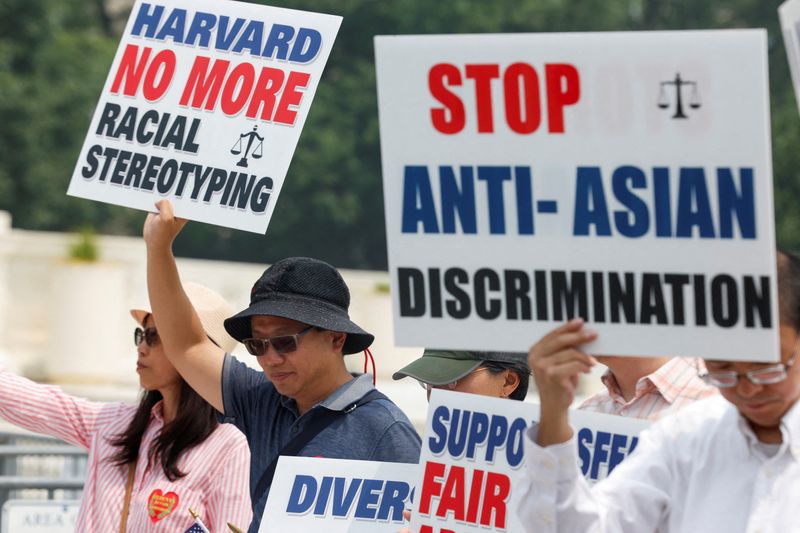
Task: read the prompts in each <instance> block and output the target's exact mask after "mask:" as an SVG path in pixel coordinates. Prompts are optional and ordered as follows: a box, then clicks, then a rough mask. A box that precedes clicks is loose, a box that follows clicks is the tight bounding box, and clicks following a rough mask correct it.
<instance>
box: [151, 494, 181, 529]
mask: <svg viewBox="0 0 800 533" xmlns="http://www.w3.org/2000/svg"><path fill="white" fill-rule="evenodd" d="M177 506H178V495H177V494H175V493H174V492H168V493H166V494H164V493H163V492H162V491H161V489H156V490H154V491H153V492H151V493H150V497H149V498H147V514H148V515H149V516H150V520H152V521H153V523H155V522H158V521H159V520H161V519H162V518H164V517H165V516H167V515H168V514H170V513H171V512H172V511H174V510H175V508H176V507H177Z"/></svg>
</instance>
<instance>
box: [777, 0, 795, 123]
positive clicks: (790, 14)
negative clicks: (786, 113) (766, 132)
mask: <svg viewBox="0 0 800 533" xmlns="http://www.w3.org/2000/svg"><path fill="white" fill-rule="evenodd" d="M778 15H779V16H780V19H781V29H782V30H783V46H784V47H785V48H786V57H787V58H788V59H789V70H790V71H791V73H792V84H793V85H794V96H795V99H796V100H797V105H798V108H800V0H787V1H786V2H784V3H783V4H781V6H780V7H779V8H778Z"/></svg>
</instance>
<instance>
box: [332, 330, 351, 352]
mask: <svg viewBox="0 0 800 533" xmlns="http://www.w3.org/2000/svg"><path fill="white" fill-rule="evenodd" d="M330 333H331V348H333V351H335V352H340V351H342V350H343V349H344V342H345V341H346V340H347V333H342V332H340V331H331V332H330Z"/></svg>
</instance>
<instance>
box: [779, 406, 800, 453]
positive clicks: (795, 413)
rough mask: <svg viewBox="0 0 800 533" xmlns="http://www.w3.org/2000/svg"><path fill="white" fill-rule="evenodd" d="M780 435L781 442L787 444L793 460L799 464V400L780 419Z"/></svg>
mask: <svg viewBox="0 0 800 533" xmlns="http://www.w3.org/2000/svg"><path fill="white" fill-rule="evenodd" d="M781 434H782V435H783V440H785V441H788V442H789V446H790V450H791V452H792V454H793V455H794V459H795V461H797V462H800V400H797V401H795V402H794V405H793V406H791V407H790V408H789V410H788V411H786V414H784V415H783V418H782V419H781Z"/></svg>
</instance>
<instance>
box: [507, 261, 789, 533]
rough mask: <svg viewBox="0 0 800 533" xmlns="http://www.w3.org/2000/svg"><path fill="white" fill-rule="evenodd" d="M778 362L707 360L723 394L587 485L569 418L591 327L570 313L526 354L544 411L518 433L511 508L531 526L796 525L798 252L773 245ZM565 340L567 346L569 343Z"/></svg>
mask: <svg viewBox="0 0 800 533" xmlns="http://www.w3.org/2000/svg"><path fill="white" fill-rule="evenodd" d="M778 292H779V295H778V299H779V307H780V340H781V362H780V363H777V364H775V363H745V362H733V361H711V360H707V361H706V367H707V371H706V372H705V373H704V374H705V375H704V378H705V380H706V381H707V382H708V383H710V384H712V385H715V386H717V387H719V388H720V392H721V394H720V396H717V397H712V398H709V399H706V400H702V401H700V402H696V403H694V404H693V405H691V406H688V407H686V408H685V409H683V410H682V411H680V412H678V413H676V414H674V415H672V416H669V417H666V418H664V419H662V420H661V421H659V422H657V423H655V424H654V425H653V426H651V427H650V428H649V429H647V430H645V431H644V432H642V434H641V435H640V438H639V444H638V446H637V448H636V450H635V451H634V452H633V454H631V456H630V457H628V459H626V460H625V461H624V462H623V463H622V464H621V465H619V466H618V467H617V468H616V469H615V470H614V471H613V472H612V473H611V475H610V476H609V477H608V478H607V479H605V480H603V481H601V482H599V483H597V484H596V485H594V486H593V487H590V486H589V484H588V483H587V482H586V481H585V480H584V478H583V476H582V475H581V473H580V469H579V467H578V459H577V446H576V443H575V440H574V439H575V437H574V434H573V431H572V428H571V427H570V426H569V423H568V421H567V410H568V408H569V406H570V404H571V403H572V400H573V398H574V394H575V387H576V386H577V383H578V378H579V375H580V374H581V373H586V372H589V370H590V369H591V367H592V366H594V364H595V363H596V361H595V359H594V358H593V357H592V356H590V355H588V354H586V353H584V352H582V351H581V350H580V349H577V348H575V346H576V345H578V346H579V345H580V344H583V343H586V342H589V341H591V340H592V339H594V337H595V336H596V334H595V333H593V332H590V331H588V330H587V329H585V328H583V323H582V321H580V320H573V321H570V322H568V323H567V324H566V325H564V326H562V327H560V328H558V329H556V330H554V331H553V332H551V333H550V334H548V335H546V336H545V337H543V338H542V339H541V340H540V341H539V342H538V343H536V344H535V345H534V346H533V347H532V348H531V350H530V353H529V361H530V364H531V368H532V369H533V375H534V378H535V380H536V384H537V386H538V389H539V396H540V403H541V417H540V422H539V424H538V425H534V426H532V427H531V428H530V429H529V432H528V434H527V437H526V439H525V446H526V466H525V476H524V480H523V490H524V492H525V495H524V496H523V498H522V500H521V503H520V506H519V509H518V512H519V513H520V516H521V518H522V519H523V523H525V524H526V529H527V530H528V531H536V532H545V531H560V532H568V533H573V532H614V533H618V532H621V533H626V532H631V533H633V532H635V533H645V532H650V531H652V532H659V533H666V532H669V533H672V532H685V533H690V532H691V533H698V532H717V531H719V532H726V533H729V532H737V531H746V532H751V533H755V532H759V531H764V532H780V533H784V532H800V519H798V517H797V509H796V506H797V504H798V503H800V402H799V401H798V399H800V364H797V359H798V349H800V340H799V339H800V337H799V336H798V332H800V259H798V258H797V257H794V256H791V255H789V254H786V253H782V252H779V253H778ZM565 347H566V348H565Z"/></svg>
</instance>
